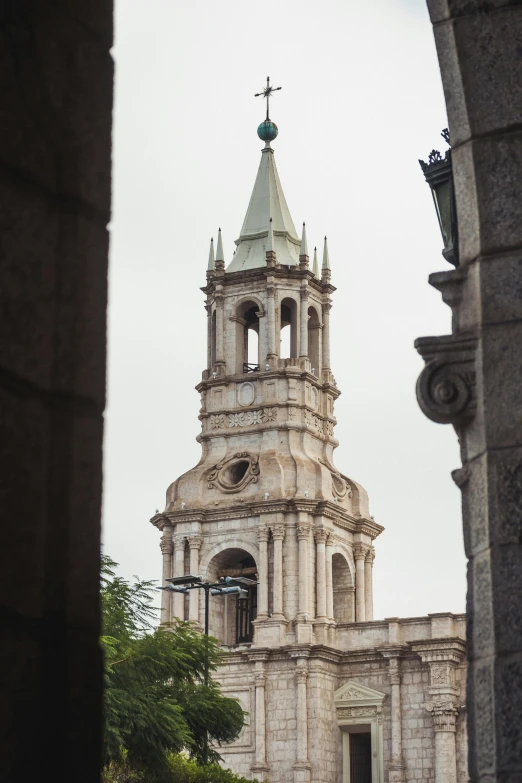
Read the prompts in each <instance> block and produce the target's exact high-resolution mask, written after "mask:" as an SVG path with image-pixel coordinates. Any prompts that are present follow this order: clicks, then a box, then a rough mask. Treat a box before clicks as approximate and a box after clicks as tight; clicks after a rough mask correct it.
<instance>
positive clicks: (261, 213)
mask: <svg viewBox="0 0 522 783" xmlns="http://www.w3.org/2000/svg"><path fill="white" fill-rule="evenodd" d="M270 218H272V231H273V235H274V240H273V242H274V244H273V250H274V251H275V252H276V253H277V262H278V264H283V265H290V266H297V265H298V264H299V247H300V245H301V243H300V241H299V239H298V237H297V232H296V230H295V226H294V223H293V220H292V217H291V215H290V211H289V209H288V205H287V203H286V199H285V196H284V193H283V188H282V187H281V182H280V180H279V174H278V173H277V168H276V164H275V159H274V150H273V149H272V147H271V146H270V142H267V143H266V144H265V147H264V149H263V151H262V153H261V163H260V164H259V169H258V172H257V177H256V181H255V184H254V189H253V191H252V196H251V197H250V203H249V205H248V209H247V213H246V216H245V220H244V221H243V227H242V229H241V234H240V237H239V239H237V240H236V245H237V252H236V254H235V256H234V258H233V260H232V261H231V263H230V265H229V266H228V268H227V272H237V271H239V270H241V269H255V268H256V267H262V266H265V265H266V255H265V252H266V251H265V247H266V245H267V238H268V232H269V223H270Z"/></svg>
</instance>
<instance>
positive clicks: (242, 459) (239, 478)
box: [207, 414, 259, 494]
mask: <svg viewBox="0 0 522 783" xmlns="http://www.w3.org/2000/svg"><path fill="white" fill-rule="evenodd" d="M241 415H242V414H241ZM207 479H208V484H207V486H208V488H209V489H214V487H217V489H219V490H221V492H225V493H227V494H230V493H234V492H240V491H241V490H242V489H244V488H245V487H246V486H247V485H248V484H255V483H256V482H257V481H258V480H259V461H258V458H257V457H256V456H255V455H254V454H251V453H250V452H249V451H238V452H236V453H235V454H234V456H233V457H230V458H229V459H227V460H224V461H223V462H219V463H218V464H217V465H214V467H213V468H212V469H211V470H210V471H209V473H208V476H207Z"/></svg>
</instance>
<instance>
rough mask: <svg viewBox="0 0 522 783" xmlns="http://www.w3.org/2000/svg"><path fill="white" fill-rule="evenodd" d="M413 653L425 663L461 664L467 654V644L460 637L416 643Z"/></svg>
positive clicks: (413, 644) (412, 647)
mask: <svg viewBox="0 0 522 783" xmlns="http://www.w3.org/2000/svg"><path fill="white" fill-rule="evenodd" d="M410 646H411V649H412V651H413V652H415V653H417V655H419V656H420V658H421V659H422V662H423V663H453V664H455V665H456V664H459V663H460V662H461V661H462V660H463V658H464V656H465V654H466V642H465V641H464V639H461V638H460V637H458V636H457V637H454V638H451V637H445V638H441V639H431V640H429V641H428V640H426V641H420V642H414V643H412V644H411V645H410Z"/></svg>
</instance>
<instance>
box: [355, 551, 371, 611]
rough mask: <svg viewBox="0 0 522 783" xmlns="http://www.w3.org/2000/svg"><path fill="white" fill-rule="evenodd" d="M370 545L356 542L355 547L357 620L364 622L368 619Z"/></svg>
mask: <svg viewBox="0 0 522 783" xmlns="http://www.w3.org/2000/svg"><path fill="white" fill-rule="evenodd" d="M367 552H368V546H367V545H366V544H356V545H355V546H354V548H353V554H354V558H355V622H356V623H364V622H365V620H366V597H365V586H366V585H365V575H364V571H365V566H364V563H365V560H366V553H367Z"/></svg>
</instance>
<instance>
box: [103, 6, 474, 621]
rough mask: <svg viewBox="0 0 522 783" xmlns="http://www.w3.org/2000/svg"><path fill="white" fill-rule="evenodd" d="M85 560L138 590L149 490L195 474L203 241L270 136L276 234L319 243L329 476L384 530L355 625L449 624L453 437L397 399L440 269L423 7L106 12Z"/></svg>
mask: <svg viewBox="0 0 522 783" xmlns="http://www.w3.org/2000/svg"><path fill="white" fill-rule="evenodd" d="M114 56H115V60H116V108H115V124H114V210H113V221H112V224H111V228H112V251H111V274H110V308H109V387H108V409H107V429H106V440H105V497H104V525H105V527H104V545H105V551H106V552H107V553H108V554H110V555H111V557H112V558H114V559H115V560H116V561H118V562H119V563H120V564H121V570H122V572H123V574H124V575H126V576H131V575H132V574H136V573H137V574H139V575H140V576H141V577H142V578H150V579H152V578H159V577H160V574H161V555H160V550H159V534H158V531H157V530H156V529H155V528H153V527H152V526H151V525H150V524H149V521H148V520H149V518H150V517H151V516H152V515H153V513H154V511H155V509H156V508H159V509H163V508H164V499H165V491H166V489H167V486H168V485H169V484H170V483H171V482H172V481H173V480H174V479H175V478H176V477H177V476H179V475H180V474H181V473H183V472H185V471H186V470H188V469H189V468H191V467H192V466H193V465H194V464H196V462H197V461H198V460H199V455H200V447H199V445H198V444H197V443H196V441H195V436H196V434H197V433H198V432H199V429H200V425H199V421H198V419H197V415H198V410H199V404H200V403H199V395H198V394H197V393H196V392H195V391H194V388H193V387H194V386H195V385H196V383H198V381H199V380H200V378H201V371H202V369H203V368H204V366H205V363H206V315H205V311H204V309H203V299H204V297H203V294H202V293H201V291H200V290H199V288H200V286H202V285H204V284H205V271H206V264H207V258H208V246H209V240H210V237H211V236H212V235H213V236H214V237H216V234H217V229H218V226H221V228H222V230H223V239H224V245H225V253H226V260H227V261H228V260H230V257H231V255H232V251H233V247H234V245H233V240H234V239H235V238H237V236H238V234H239V230H240V228H241V224H242V222H243V218H244V215H245V212H246V209H247V206H248V200H249V198H250V193H251V190H252V187H253V184H254V179H255V175H256V171H257V167H258V164H259V160H260V151H261V147H262V143H261V142H260V141H259V139H258V138H257V135H256V128H257V125H258V124H259V122H261V120H262V119H263V118H264V103H263V102H262V100H261V99H260V98H257V99H256V98H254V93H255V92H259V91H260V89H261V88H262V87H263V84H264V82H265V80H266V76H267V74H270V77H271V79H272V81H273V83H274V84H275V85H276V86H278V85H282V86H283V89H282V90H281V92H279V93H277V94H276V96H275V97H274V98H273V100H272V102H271V112H270V113H271V118H272V119H273V120H274V121H275V122H276V123H277V124H278V126H279V136H278V138H277V140H276V141H275V142H274V143H273V147H274V149H275V153H276V161H277V166H278V169H279V174H280V177H281V181H282V185H283V188H284V191H285V195H286V198H287V201H288V205H289V208H290V211H291V214H292V217H293V219H294V223H295V224H296V226H300V225H301V223H302V222H303V220H305V221H306V225H307V233H308V243H309V247H313V246H314V244H317V245H318V246H319V247H320V246H321V243H322V238H323V236H324V235H325V234H327V235H328V243H329V250H330V261H331V265H332V282H333V284H334V285H335V286H337V289H338V290H337V292H336V293H335V294H334V307H333V309H332V351H331V354H332V367H333V371H334V373H335V376H336V379H337V382H338V385H339V387H340V389H341V390H342V392H343V394H342V396H341V398H340V400H339V402H338V404H337V406H336V415H337V419H338V425H337V428H336V435H337V437H338V438H339V440H340V443H341V445H340V447H339V448H338V450H337V452H336V464H337V466H338V468H339V469H340V470H341V471H342V472H344V473H347V474H348V475H350V476H351V477H353V478H354V479H355V480H357V481H359V482H360V483H362V484H363V485H364V486H365V487H366V489H367V490H368V492H369V495H370V506H371V513H372V514H373V515H374V517H375V519H376V521H377V522H379V523H380V524H382V525H384V526H385V528H386V530H385V532H384V533H383V534H382V536H381V537H380V538H379V539H377V541H376V542H375V543H376V559H375V565H374V574H375V582H374V595H375V617H376V619H378V618H382V617H390V616H402V617H405V616H417V615H422V614H426V613H428V612H440V611H454V612H459V611H463V610H464V600H465V560H464V554H463V545H462V532H461V517H460V493H459V491H458V490H457V488H456V487H455V485H454V484H453V482H452V480H451V477H450V471H451V470H453V469H454V468H456V467H458V466H459V465H460V460H459V453H458V445H457V439H456V436H455V433H454V431H453V429H452V428H451V427H449V426H446V427H442V426H439V425H435V424H433V423H431V422H430V421H428V420H427V419H426V418H425V417H424V416H423V414H422V413H421V412H420V410H419V408H418V406H417V402H416V399H415V381H416V378H417V376H418V374H419V372H420V370H421V369H422V366H423V364H422V361H421V359H420V357H419V356H418V354H417V353H416V351H415V350H414V348H413V341H414V339H415V338H416V337H419V336H424V335H432V334H445V333H448V332H449V330H450V311H449V309H448V308H447V307H446V306H445V305H444V304H443V303H442V300H441V298H440V295H439V294H438V293H437V291H435V290H434V289H433V288H431V287H430V286H429V285H428V283H427V278H428V274H429V273H430V272H432V271H436V270H440V269H445V268H446V269H449V267H448V266H447V265H446V264H445V262H444V260H443V258H442V256H441V254H440V251H441V244H442V243H441V238H440V234H439V231H438V226H437V224H436V219H435V212H434V209H433V205H432V201H431V197H430V194H429V190H428V186H427V185H426V184H425V182H424V179H423V176H422V172H421V170H420V167H419V164H418V162H417V159H418V158H419V157H424V158H426V156H427V154H428V152H429V151H430V150H431V149H432V148H433V147H434V146H435V147H437V148H439V149H443V148H444V147H445V145H444V142H443V141H442V139H440V137H439V133H440V130H441V129H442V128H443V127H445V125H446V115H445V107H444V101H443V96H442V88H441V84H440V76H439V71H438V65H437V58H436V53H435V47H434V44H433V38H432V31H431V25H430V22H429V19H428V15H427V12H426V10H425V5H424V2H423V0H367V2H358V0H338V1H335V0H322V2H321V3H318V2H316V0H314V1H313V2H311V1H310V0H280V2H279V3H273V2H270V1H268V2H265V3H252V2H248V1H247V0H220V2H211V0H177V1H176V2H175V3H173V2H172V0H147V2H146V3H145V2H142V1H141V0H119V2H117V8H116V45H115V48H114Z"/></svg>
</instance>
